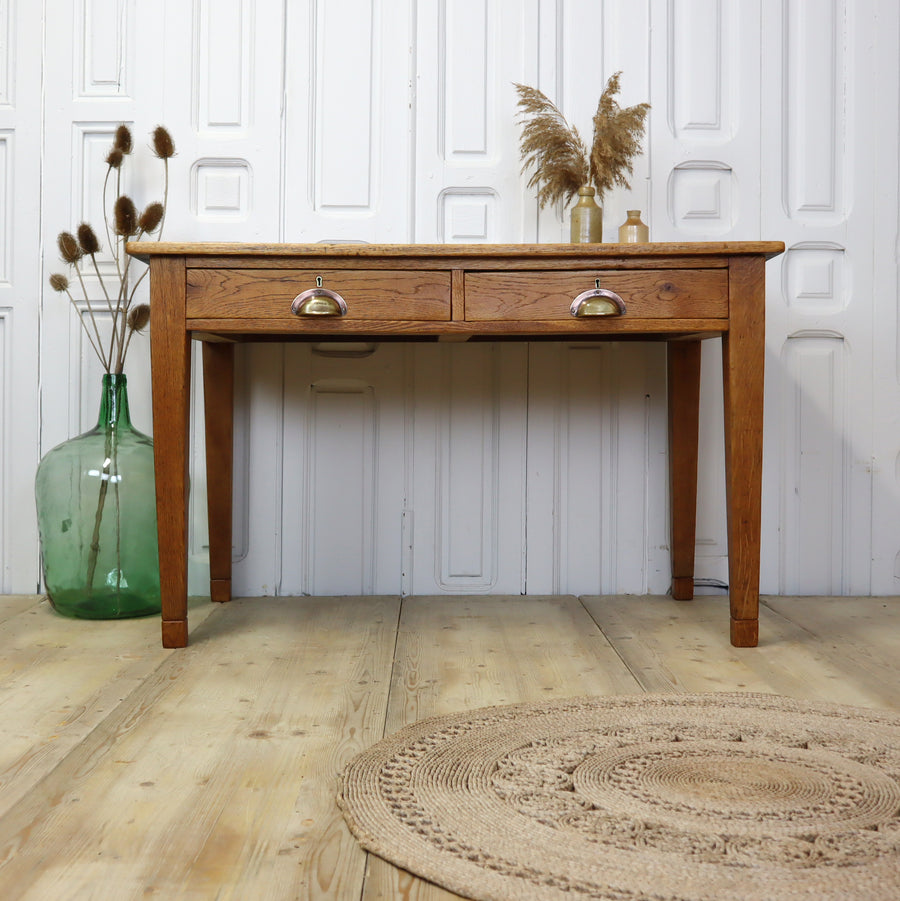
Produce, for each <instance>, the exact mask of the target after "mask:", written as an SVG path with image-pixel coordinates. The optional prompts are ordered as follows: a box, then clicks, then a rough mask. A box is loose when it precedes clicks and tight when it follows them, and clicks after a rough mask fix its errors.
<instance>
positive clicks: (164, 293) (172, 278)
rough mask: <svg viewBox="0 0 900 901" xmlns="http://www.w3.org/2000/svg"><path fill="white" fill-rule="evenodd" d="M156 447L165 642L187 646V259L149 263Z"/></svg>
mask: <svg viewBox="0 0 900 901" xmlns="http://www.w3.org/2000/svg"><path fill="white" fill-rule="evenodd" d="M150 291H151V294H150V359H151V365H152V368H153V451H154V459H155V466H156V519H157V531H158V536H159V579H160V590H161V592H162V643H163V647H166V648H183V647H185V646H186V645H187V640H188V627H187V625H188V624H187V536H188V530H187V509H188V416H189V414H190V369H191V357H190V338H189V336H188V333H187V330H186V322H185V267H184V260H183V259H179V258H170V257H165V256H162V257H153V259H152V260H151V263H150Z"/></svg>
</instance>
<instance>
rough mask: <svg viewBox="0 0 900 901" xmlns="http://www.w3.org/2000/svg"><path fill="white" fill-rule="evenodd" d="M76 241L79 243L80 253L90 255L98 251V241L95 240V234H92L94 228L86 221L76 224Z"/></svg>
mask: <svg viewBox="0 0 900 901" xmlns="http://www.w3.org/2000/svg"><path fill="white" fill-rule="evenodd" d="M78 243H79V244H80V245H81V251H82V253H86V254H88V255H91V254H95V253H98V252H99V251H100V242H99V241H98V240H97V235H96V234H94V230H93V229H92V228H91V227H90V225H88V224H87V222H82V223H81V225H79V226H78Z"/></svg>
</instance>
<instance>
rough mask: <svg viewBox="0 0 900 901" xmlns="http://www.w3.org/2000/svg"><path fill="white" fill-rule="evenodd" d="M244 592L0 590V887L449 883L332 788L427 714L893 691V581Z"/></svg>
mask: <svg viewBox="0 0 900 901" xmlns="http://www.w3.org/2000/svg"><path fill="white" fill-rule="evenodd" d="M727 610H728V600H727V598H726V597H724V596H704V597H698V598H696V599H695V600H693V601H692V602H690V603H684V602H679V601H676V600H673V599H671V598H662V597H634V596H617V597H591V598H580V599H579V598H575V597H532V596H525V597H518V596H516V597H497V596H477V595H473V596H466V597H459V596H455V597H454V596H441V597H413V598H404V599H400V598H396V597H367V598H353V597H348V598H253V599H236V600H234V601H233V602H232V603H230V604H225V605H220V604H211V603H210V602H209V601H208V600H195V601H192V602H191V635H190V644H189V646H188V647H187V648H184V649H181V650H177V651H170V650H165V649H162V648H160V647H159V632H158V620H157V619H156V618H155V617H148V618H145V619H137V620H125V621H122V622H92V621H83V620H71V619H64V618H63V617H60V616H58V615H57V614H55V613H54V612H53V610H52V608H51V607H50V606H49V604H48V603H47V601H46V600H42V599H40V598H37V597H4V598H0V705H2V714H3V715H2V718H0V737H2V740H0V897H3V898H17V899H19V898H21V899H27V901H45V899H47V898H66V899H82V898H83V899H88V898H90V899H106V898H109V899H116V901H126V899H137V898H148V897H155V898H166V899H168V898H188V899H195V898H196V899H206V898H217V899H247V898H266V899H273V901H280V899H285V901H287V899H298V898H299V899H341V901H350V899H360V898H363V899H366V901H375V899H390V901H401V899H403V901H449V899H451V898H454V897H455V896H454V895H452V894H450V893H448V892H445V891H443V890H441V889H438V888H436V887H435V886H433V885H431V884H429V883H427V882H424V881H422V880H420V879H417V878H416V877H414V876H412V875H410V874H409V873H406V872H404V871H402V870H398V869H397V868H395V867H393V866H391V865H389V864H387V863H385V862H383V861H381V860H379V859H378V858H375V857H372V856H369V855H367V854H366V853H365V852H363V851H362V850H361V849H360V848H359V847H358V845H357V844H356V842H355V841H354V840H353V839H352V837H351V836H350V834H349V832H348V830H347V829H346V827H345V825H344V822H343V819H342V817H341V814H340V812H339V810H338V808H337V806H336V804H335V791H336V777H337V775H338V773H339V772H340V771H341V769H342V768H343V766H344V765H345V764H346V763H347V761H349V760H350V759H351V757H352V756H353V755H354V754H356V753H357V752H358V751H359V750H361V749H363V748H364V747H367V746H368V745H370V744H372V743H374V742H376V741H378V740H379V739H380V738H381V737H382V736H383V735H385V734H387V733H389V732H392V731H393V730H395V729H398V728H400V727H402V726H403V725H405V724H407V723H412V722H416V721H418V720H421V719H423V718H424V717H428V716H433V715H439V714H444V713H451V712H454V711H460V710H467V709H472V708H477V707H483V706H489V705H493V704H512V703H517V702H529V701H538V700H542V699H547V698H564V697H570V696H577V695H612V694H635V693H641V692H645V691H648V692H697V691H753V692H772V693H776V694H782V695H788V696H791V697H797V698H810V699H819V700H828V701H834V702H839V703H847V704H858V705H862V706H868V707H874V708H884V709H892V710H900V668H898V666H897V660H898V659H900V637H898V636H900V598H764V599H763V603H762V605H761V611H760V645H759V647H757V648H735V647H732V646H731V645H730V644H729V641H728V635H727V632H726V631H725V630H724V629H723V628H722V618H723V616H725V615H726V614H727Z"/></svg>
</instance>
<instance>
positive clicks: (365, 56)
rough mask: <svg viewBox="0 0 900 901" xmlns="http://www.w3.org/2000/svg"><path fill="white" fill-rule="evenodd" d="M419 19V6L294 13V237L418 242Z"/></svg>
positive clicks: (289, 112) (348, 2)
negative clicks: (414, 218)
mask: <svg viewBox="0 0 900 901" xmlns="http://www.w3.org/2000/svg"><path fill="white" fill-rule="evenodd" d="M413 23H414V4H413V3H412V2H411V0H406V2H403V3H391V4H388V3H384V2H381V0H362V2H353V0H328V2H327V3H325V2H323V0H304V2H301V3H296V4H293V3H292V4H290V5H289V6H288V7H287V46H288V47H289V48H290V49H289V51H288V57H287V68H286V73H287V74H286V78H287V83H286V98H285V99H286V119H285V130H286V142H285V161H286V162H285V181H284V222H285V234H286V236H287V237H288V239H289V240H301V241H302V240H305V241H322V240H365V241H403V240H408V239H409V235H410V228H411V225H410V219H411V209H410V197H411V193H412V190H413V180H414V179H413V175H412V174H411V169H410V166H411V150H412V132H413V124H412V123H413V117H414V115H415V87H414V84H413V82H414V74H413V68H412V66H413V60H414V53H413V38H412V36H411V35H412V29H413Z"/></svg>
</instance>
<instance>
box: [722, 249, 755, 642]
mask: <svg viewBox="0 0 900 901" xmlns="http://www.w3.org/2000/svg"><path fill="white" fill-rule="evenodd" d="M729 272H730V275H729V305H730V315H729V319H730V324H729V331H728V333H727V334H726V335H725V336H724V338H723V339H722V365H723V377H724V385H725V484H726V490H727V496H728V591H729V597H730V603H731V643H732V644H733V645H734V646H735V647H739V648H750V647H756V644H757V642H758V641H759V547H760V531H761V503H762V450H763V441H762V437H763V379H764V368H765V353H766V341H765V261H764V260H763V259H762V258H753V257H738V258H733V259H732V260H731V265H730V269H729Z"/></svg>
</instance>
